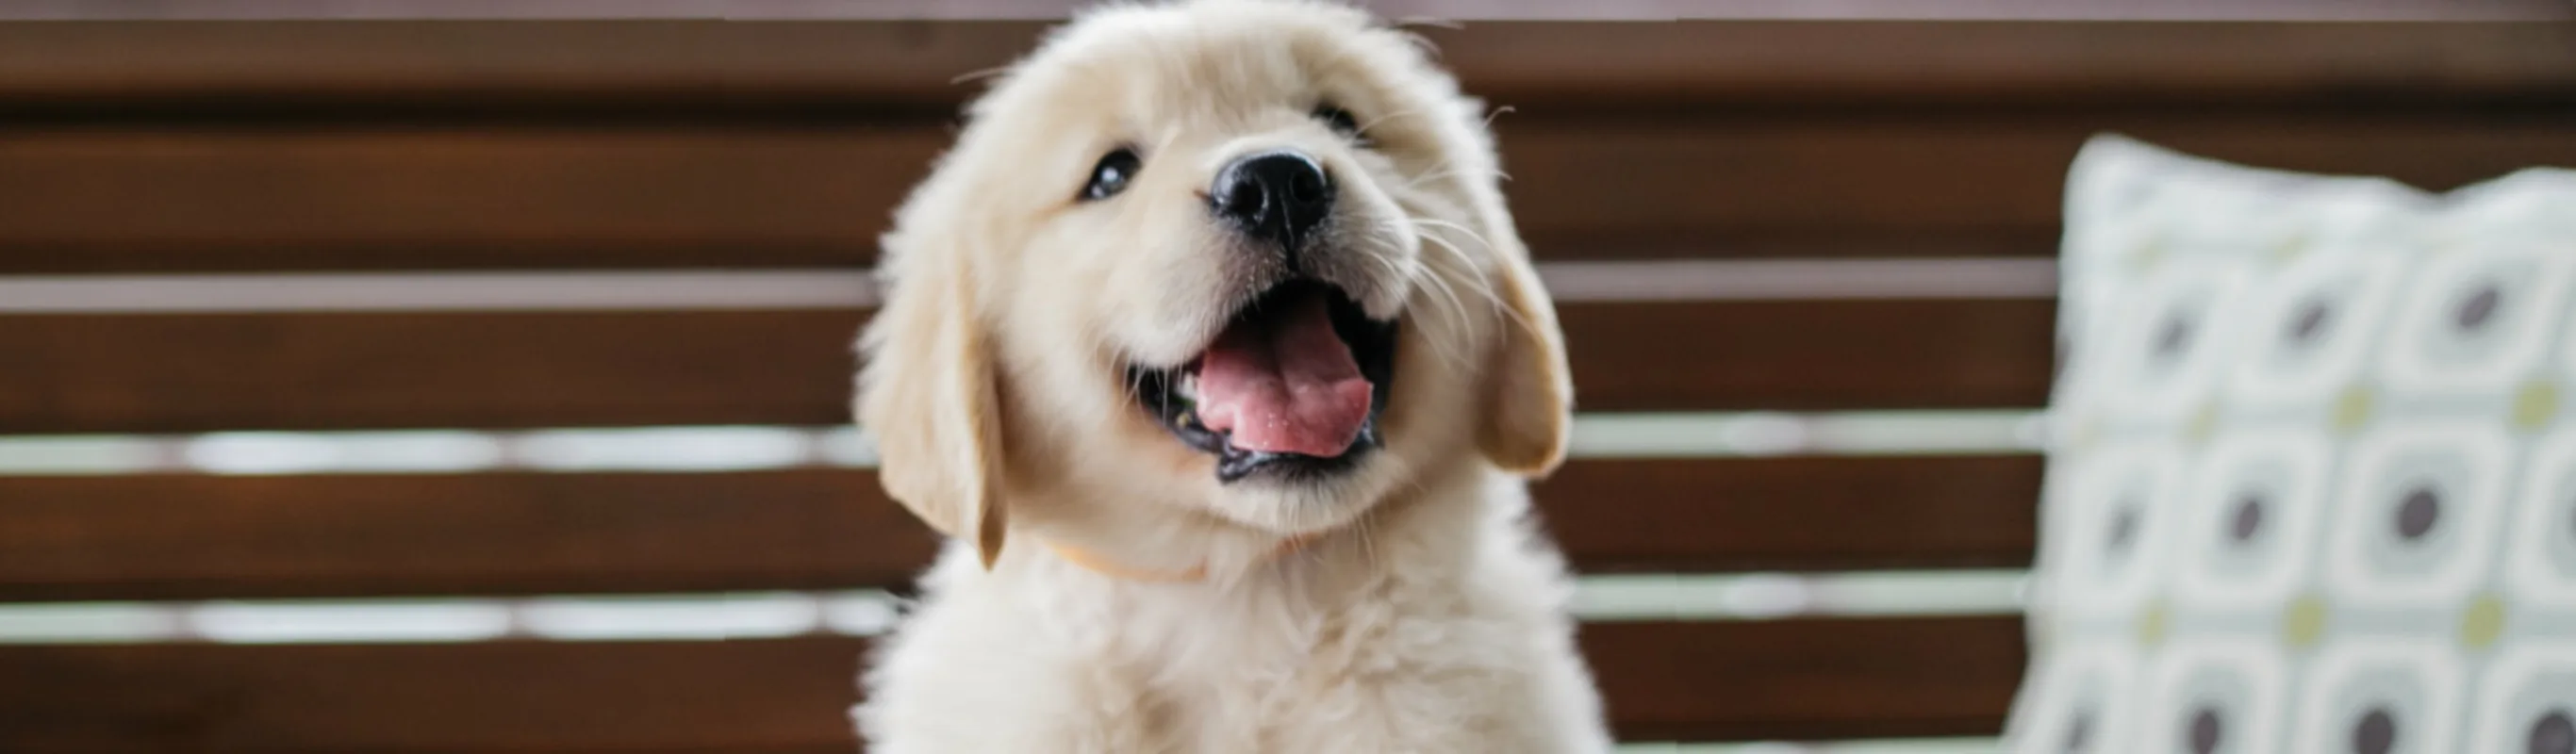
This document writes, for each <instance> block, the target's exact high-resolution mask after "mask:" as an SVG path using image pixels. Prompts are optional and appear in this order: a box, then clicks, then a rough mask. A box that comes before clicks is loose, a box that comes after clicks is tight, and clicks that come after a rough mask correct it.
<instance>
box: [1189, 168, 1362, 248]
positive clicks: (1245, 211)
mask: <svg viewBox="0 0 2576 754" xmlns="http://www.w3.org/2000/svg"><path fill="white" fill-rule="evenodd" d="M1333 193H1334V191H1333V179H1332V176H1331V175H1328V174H1326V173H1325V172H1324V166H1323V165H1322V164H1321V163H1318V162H1316V161H1315V158H1312V157H1308V156H1306V155H1305V154H1303V153H1300V152H1295V151H1289V150H1277V151H1270V152H1261V153H1258V154H1252V155H1248V156H1245V157H1243V158H1240V159H1237V160H1235V161H1234V162H1232V163H1228V164H1227V165H1226V166H1225V168H1224V169H1222V170H1218V171H1217V173H1216V182H1215V183H1214V184H1212V185H1210V186H1209V187H1208V203H1209V206H1210V209H1213V210H1215V212H1216V215H1217V217H1218V218H1220V219H1222V220H1224V221H1225V222H1226V223H1227V224H1228V225H1232V226H1233V227H1234V228H1235V230H1236V231H1237V232H1240V233H1243V234H1244V235H1245V236H1247V237H1249V238H1251V239H1252V240H1255V241H1259V242H1263V243H1265V244H1271V245H1276V246H1277V247H1278V248H1279V250H1280V252H1281V253H1283V254H1285V255H1286V256H1287V258H1288V262H1289V265H1288V266H1289V267H1290V268H1292V269H1293V268H1295V267H1296V266H1297V264H1296V262H1297V255H1298V254H1299V253H1300V252H1302V251H1303V250H1304V245H1305V243H1306V240H1307V239H1310V238H1313V237H1314V235H1315V232H1316V231H1317V230H1319V229H1321V228H1322V227H1323V225H1324V223H1325V221H1326V220H1327V219H1329V218H1331V217H1332V214H1333Z"/></svg>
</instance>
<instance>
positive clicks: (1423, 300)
mask: <svg viewBox="0 0 2576 754" xmlns="http://www.w3.org/2000/svg"><path fill="white" fill-rule="evenodd" d="M967 120H968V125H967V126H966V128H965V129H964V130H963V131H962V133H961V134H960V135H959V137H958V140H957V143H956V145H955V147H954V148H953V149H952V150H951V151H950V152H949V153H948V154H947V155H946V156H945V157H943V158H942V159H941V160H940V162H939V164H938V165H937V166H936V168H935V169H934V170H933V172H932V175H931V176H930V177H929V178H928V179H927V180H926V181H925V182H924V183H923V184H922V185H920V186H919V187H918V188H917V189H916V190H915V192H914V193H913V195H912V196H911V198H910V199H909V200H908V201H907V202H906V203H905V204H904V206H903V207H902V208H901V209H900V210H898V212H897V215H896V223H895V229H894V230H893V231H892V232H891V233H889V234H888V236H887V238H886V239H885V244H884V247H885V252H886V257H885V259H884V262H883V264H882V266H881V267H880V271H879V274H880V276H881V283H882V285H883V292H884V299H883V306H882V308H881V310H880V311H879V313H878V314H877V316H876V318H875V320H874V321H873V322H872V324H871V325H870V326H869V327H868V329H867V331H866V333H865V334H864V336H863V337H862V338H861V341H860V348H861V350H862V352H863V354H864V356H865V363H866V365H867V366H866V367H865V368H864V369H863V370H862V372H861V375H860V379H859V397H858V400H857V402H856V409H857V413H858V416H859V420H860V422H861V424H863V425H864V426H865V427H866V428H867V429H868V430H870V431H871V432H872V433H873V434H874V436H875V439H876V441H877V443H878V446H879V449H880V453H881V455H882V460H883V473H882V478H883V480H884V484H885V487H886V489H887V491H888V492H889V493H891V495H892V496H893V497H894V498H895V499H896V500H899V501H901V502H902V503H903V504H904V505H905V506H907V507H909V508H910V509H911V510H912V511H913V512H914V513H915V514H917V515H918V516H920V517H921V518H922V519H923V520H924V521H926V522H928V523H929V524H930V525H931V526H933V527H934V528H936V529H938V530H940V531H941V532H943V533H945V534H947V535H949V536H950V537H951V538H952V540H951V542H950V546H949V548H948V550H947V551H946V552H945V553H944V554H943V555H942V556H941V557H940V559H939V562H938V563H937V564H936V565H934V566H933V567H932V568H931V570H930V571H929V572H928V573H927V574H926V575H925V576H924V577H923V582H922V590H921V591H922V595H923V596H922V600H921V603H920V604H919V605H918V606H917V607H916V609H914V610H913V611H912V612H911V613H910V614H909V615H908V616H907V617H906V618H905V620H904V621H903V623H902V625H901V626H900V627H899V628H898V629H897V630H896V631H895V632H894V634H893V635H892V636H890V637H888V638H887V639H886V640H884V641H883V642H882V643H881V644H880V645H879V646H880V649H879V653H878V654H877V655H876V656H875V657H874V658H873V667H872V668H871V669H870V670H869V671H868V672H867V674H866V676H865V679H864V683H865V685H866V687H867V702H866V703H865V704H862V705H861V706H860V707H859V708H858V709H857V710H856V712H855V713H854V717H855V718H856V720H857V722H858V725H859V728H860V730H861V732H862V733H863V735H864V736H865V737H866V738H867V739H868V740H869V741H870V748H869V751H871V752H875V753H876V754H929V753H935V754H952V753H958V752H996V753H1000V752H1008V753H1011V754H1023V753H1031V752H1086V753H1098V754H1113V753H1114V754H1137V753H1148V752H1175V753H1184V752H1218V753H1225V754H1242V753H1257V752H1279V753H1283V754H1327V753H1329V754H1362V753H1366V752H1423V753H1435V752H1458V753H1461V754H1509V753H1513V752H1599V751H1607V750H1608V749H1609V747H1610V743H1609V737H1608V735H1607V734H1606V733H1605V732H1604V729H1603V726H1602V723H1601V719H1600V718H1601V713H1600V702H1599V700H1598V698H1597V695H1596V693H1595V692H1594V690H1593V689H1592V683H1591V678H1590V673H1589V671H1588V670H1587V669H1586V668H1585V667H1584V665H1583V663H1582V660H1581V659H1580V657H1579V656H1578V655H1577V653H1576V651H1575V649H1574V644H1573V641H1572V636H1573V624H1572V622H1571V621H1570V620H1569V619H1568V617H1567V616H1566V614H1565V612H1564V609H1563V604H1564V601H1565V599H1566V597H1567V594H1568V591H1569V588H1568V584H1567V580H1566V578H1565V575H1564V572H1563V566H1562V563H1561V560H1560V559H1559V558H1558V557H1557V556H1556V555H1555V553H1554V551H1553V549H1552V548H1551V547H1549V546H1548V545H1546V544H1545V543H1544V542H1542V541H1540V539H1539V538H1538V537H1537V536H1536V535H1535V534H1534V533H1533V532H1532V530H1531V527H1530V526H1529V525H1528V523H1527V522H1526V520H1525V519H1526V518H1527V514H1528V502H1527V498H1526V496H1525V494H1524V492H1523V489H1522V487H1523V485H1522V478H1523V477H1527V476H1532V475H1537V474H1543V473H1545V472H1547V471H1548V470H1550V469H1552V468H1553V467H1555V466H1556V465H1557V463H1558V462H1559V460H1560V459H1561V458H1562V456H1563V454H1564V452H1565V445H1566V433H1567V424H1568V422H1569V415H1568V411H1569V408H1570V404H1571V401H1572V386H1571V384H1570V383H1569V381H1568V378H1567V374H1566V366H1565V355H1564V348H1563V346H1562V344H1561V343H1560V342H1559V335H1558V332H1557V328H1556V318H1555V314H1554V312H1553V310H1552V309H1551V305H1550V303H1549V301H1548V298H1547V294H1546V292H1545V291H1544V290H1543V289H1542V288H1541V287H1540V285H1539V281H1538V279H1537V278H1536V277H1535V276H1534V274H1533V273H1532V271H1531V267H1530V263H1529V260H1528V254H1527V252H1526V251H1525V250H1524V249H1523V248H1522V245H1521V242H1520V239H1519V238H1518V237H1517V235H1516V233H1515V231H1514V230H1513V226H1512V219H1511V215H1510V213H1509V212H1508V211H1507V210H1506V209H1505V207H1504V203H1503V197H1502V193H1501V191H1500V188H1499V185H1498V183H1499V181H1498V179H1499V177H1500V173H1499V172H1498V171H1497V169H1496V164H1495V163H1496V158H1495V154H1494V148H1493V145H1492V141H1491V138H1490V137H1489V136H1488V135H1487V133H1486V131H1485V128H1484V122H1485V114H1484V113H1483V112H1482V106H1481V104H1480V103H1478V102H1476V101H1475V100H1472V99H1468V98H1466V97H1464V96H1462V95H1461V94H1460V92H1459V90H1458V86H1457V84H1456V82H1455V81H1454V80H1453V79H1451V78H1450V77H1449V76H1448V75H1447V74H1445V73H1443V72H1441V71H1439V70H1437V69H1436V68H1435V67H1433V65H1432V64H1431V62H1430V60H1429V55H1428V52H1427V50H1426V47H1425V45H1424V44H1422V43H1421V42H1420V40H1418V39H1416V38H1414V37H1412V36H1410V35H1407V34H1404V33H1402V32H1400V31H1397V30H1395V29H1392V28H1389V27H1387V26H1384V25H1380V24H1377V23H1374V22H1373V21H1372V20H1371V19H1370V18H1369V17H1368V16H1367V15H1366V14H1365V13H1363V12H1361V11H1358V10H1355V9H1352V8H1348V7H1343V6H1338V5H1331V4H1326V3H1323V2H1317V1H1315V0H1306V1H1291V0H1280V1H1259V0H1199V1H1197V2H1184V3H1180V4H1171V5H1118V6H1111V7H1105V8H1100V9H1096V10H1093V11H1090V12H1087V13H1084V14H1082V15H1080V16H1079V17H1078V18H1077V19H1076V20H1075V21H1074V22H1073V23H1071V24H1069V25H1067V26H1066V27H1064V28H1061V29H1059V30H1057V31H1056V32H1055V33H1053V34H1052V35H1051V36H1050V37H1049V38H1048V39H1047V40H1046V41H1045V42H1044V43H1043V44H1042V45H1041V47H1040V48H1039V49H1038V50H1037V51H1036V52H1035V53H1033V54H1031V55H1030V56H1029V57H1027V58H1026V59H1024V60H1022V61H1021V62H1020V63H1018V64H1017V65H1016V66H1014V67H1012V68H1011V69H1009V70H1008V71H1007V72H1006V73H1004V74H1003V75H1002V77H1001V78H999V79H998V80H997V82H996V83H995V84H993V86H992V88H991V89H990V91H988V92H987V93H986V94H985V95H984V96H983V97H981V98H980V99H979V100H978V101H977V102H975V103H974V104H973V105H972V106H970V107H969V108H968V111H967Z"/></svg>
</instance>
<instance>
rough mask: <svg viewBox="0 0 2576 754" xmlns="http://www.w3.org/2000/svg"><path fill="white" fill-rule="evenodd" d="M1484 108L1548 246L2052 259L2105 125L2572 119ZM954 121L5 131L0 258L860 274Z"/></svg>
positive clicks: (2175, 130)
mask: <svg viewBox="0 0 2576 754" xmlns="http://www.w3.org/2000/svg"><path fill="white" fill-rule="evenodd" d="M2570 112H2576V106H2571V109H2570ZM1497 126H1498V129H1499V133H1500V138H1501V147H1502V150H1503V156H1504V160H1503V161H1504V167H1505V169H1506V170H1508V171H1509V172H1510V174H1511V176H1512V180H1511V181H1510V182H1509V183H1508V184H1506V185H1505V188H1506V190H1507V191H1508V192H1509V193H1510V195H1511V201H1512V205H1513V207H1514V211H1515V215H1516V219H1517V221H1518V223H1519V227H1520V230H1521V233H1522V234H1523V236H1524V237H1525V238H1526V239H1527V240H1528V241H1529V242H1530V244H1531V248H1532V249H1533V251H1534V253H1536V254H1537V255H1538V256H1539V257H1540V258H1542V259H1559V260H1561V259H1603V258H1634V257H1672V256H1692V257H1727V256H1818V255H1838V256H1875V257H1890V256H1991V255H2022V256H2044V255H2048V254H2051V253H2054V249H2055V244H2056V239H2057V233H2058V219H2057V218H2058V210H2059V204H2060V202H2061V188H2062V187H2063V184H2064V176H2065V173H2066V169H2067V164H2068V162H2069V160H2071V159H2072V158H2073V157H2074V155H2075V153H2076V150H2077V149H2078V148H2079V147H2081V146H2082V145H2083V143H2084V141H2085V139H2086V138H2087V137H2088V136H2090V135H2092V134H2094V133H2096V132H2098V131H2101V130H2105V129H2111V130H2119V131H2123V132H2128V133H2131V134H2133V135H2136V136H2139V137H2142V138H2146V139H2149V140H2152V141H2156V142H2159V143H2164V144H2168V145H2171V146H2173V147H2176V148H2180V149H2185V150H2189V151H2192V152H2195V153H2199V154H2204V155H2208V156H2211V157H2215V158H2219V159H2228V160H2237V161H2242V162H2246V163H2250V164H2254V165H2262V166H2270V167H2278V168H2284V169H2296V170H2312V171H2324V172H2343V173H2363V174H2372V175H2386V176H2391V177H2394V178H2397V179H2401V180H2406V181H2411V182H2414V183H2416V184H2418V185H2422V186H2426V187H2430V188H2450V187H2455V186H2458V185H2461V184H2464V183H2468V182H2471V181H2476V180H2481V179H2485V178H2491V177H2495V176H2498V175H2502V174H2504V173H2506V172H2510V171H2512V170H2515V169H2519V168H2522V167H2528V166H2532V165H2576V117H2565V116H2564V115H2562V116H2560V117H2554V118H2519V119H2505V118H2489V117H2480V118H2465V117H2446V118H2430V119H2426V118H2412V117H2393V116H2345V115H2331V114H2327V115H2304V116H2292V117H2269V116H2264V117H2254V116H2240V117H2208V118H2189V117H2181V116H2174V115H2122V114H2117V113H2108V114H2092V115H2084V114H2075V115H2037V114H2032V115H2011V114H1979V115H1963V114H1950V115H1939V114H1932V115H1921V116H1909V117H1902V118H1898V117H1894V116H1891V115H1888V114H1885V113H1881V114H1878V115H1870V114H1846V115H1821V114H1806V115H1799V114H1791V113H1767V114H1753V113H1746V114H1737V115H1724V114H1711V115H1690V116H1683V115H1675V116H1670V117H1663V116H1656V117H1647V116H1625V115H1617V114H1607V113H1599V112H1594V111H1592V110H1590V109H1587V108H1583V107H1563V108H1547V107H1540V106H1527V107H1522V108H1521V109H1520V110H1519V111H1517V112H1516V113H1515V114H1513V115H1508V116H1505V117H1504V118H1502V120H1501V121H1499V122H1498V124H1497ZM948 138H949V134H948V132H947V131H946V130H945V129H944V128H943V127H939V126H931V125H922V126H884V127H852V128H838V127H794V128H772V127H714V126H702V127H670V128H665V127H653V126H614V127H559V128H500V127H415V128H378V127H369V128H349V129H322V130H314V129H311V128H246V129H229V130H186V129H171V128H166V127H163V128H151V129H90V128H52V129H37V130H7V129H0V175H6V176H9V177H10V178H9V180H7V181H0V273H26V272H94V271H136V270H141V271H152V272H173V271H187V270H277V269H306V270H309V269H436V268H567V267H589V268H599V267H635V266H652V267H663V266H668V267H734V268H740V267H764V266H796V267H830V266H857V265H862V264H866V263H867V262H869V261H870V260H871V259H872V258H873V250H874V248H875V243H876V239H877V238H878V236H879V234H881V233H882V232H883V231H884V230H885V227H886V224H887V221H888V219H889V218H890V217H891V214H892V212H893V209H894V207H895V205H896V204H898V203H899V202H900V201H901V199H902V198H903V196H904V194H905V192H906V191H908V190H909V188H910V187H911V185H912V184H913V183H914V182H915V181H918V180H920V179H921V178H922V177H923V176H924V175H926V174H927V173H928V171H929V166H930V164H931V161H932V159H933V158H934V156H935V155H937V154H938V153H939V151H940V150H941V149H943V148H945V145H946V141H947V139H948ZM1076 179H1077V177H1075V176H1067V177H1065V179H1064V180H1065V181H1066V183H1067V185H1068V189H1067V191H1071V190H1072V189H1071V188H1070V186H1071V185H1072V184H1073V183H1075V182H1076Z"/></svg>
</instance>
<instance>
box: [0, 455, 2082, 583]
mask: <svg viewBox="0 0 2576 754" xmlns="http://www.w3.org/2000/svg"><path fill="white" fill-rule="evenodd" d="M2039 478H2040V464H2039V459H2038V458H2037V457H2035V456H2031V457H1994V458H1860V457H1851V458H1796V459H1788V458H1781V459H1707V460H1655V461H1615V460H1578V461H1575V462H1573V463H1572V464H1570V465H1568V466H1567V467H1566V468H1565V469H1563V470H1562V471H1560V472H1559V473H1558V474H1557V475H1556V477H1555V478H1553V479H1551V480H1549V481H1547V482H1546V483H1544V484H1541V485H1539V486H1538V487H1537V491H1536V497H1537V499H1538V502H1539V506H1540V515H1541V520H1542V522H1543V525H1544V526H1545V527H1546V528H1547V529H1548V531H1549V532H1550V533H1551V534H1552V535H1553V536H1554V537H1555V538H1556V540H1557V541H1558V542H1559V543H1560V544H1561V545H1562V546H1563V547H1564V548H1565V550H1566V552H1567V555H1568V557H1569V558H1570V559H1571V561H1572V563H1573V565H1574V567H1575V568H1576V569H1578V570H1580V571H1582V572H1586V573H1607V572H1619V571H1636V572H1675V571H1696V570H1730V571H1732V570H1750V571H1766V570H1808V569H1814V570H1836V569H1853V568H1941V567H1966V566H2020V565H2025V564H2027V563H2029V561H2030V556H2031V550H2032V537H2033V532H2034V531H2035V530H2036V524H2035V523H2034V521H2033V518H2034V513H2035V511H2036V507H2037V504H2036V502H2035V501H2037V500H2038V493H2037V490H2038V486H2039ZM0 501H6V507H7V511H8V515H7V517H6V518H5V520H0V602H5V601H23V600H44V601H50V600H131V599H144V600H189V599H218V598H254V597H259V598H269V597H354V596H371V595H422V596H439V595H447V596H456V595H505V594H506V595H518V594H564V593H669V592H686V591H728V590H763V589H816V590H822V589H844V588H856V587H902V586H906V585H908V584H909V582H910V581H911V579H912V577H913V575H914V574H915V573H916V572H917V571H918V570H919V569H920V568H922V567H923V566H925V565H927V564H928V563H929V562H930V559H931V557H932V555H933V554H934V552H935V551H936V548H937V544H938V543H937V537H936V535H935V534H933V533H931V532H930V530H929V529H928V528H927V527H924V526H922V525H921V524H919V523H917V522H916V521H914V520H913V519H912V518H911V516H910V515H909V514H907V513H905V512H904V511H903V510H902V509H901V508H899V507H897V506H896V505H895V504H894V503H893V502H891V501H889V500H887V499H886V498H885V496H884V493H883V492H882V491H880V488H879V487H878V485H877V481H876V478H875V475H874V474H873V473H871V472H866V471H857V470H823V469H802V470H780V471H761V472H739V473H715V474H650V473H595V474H588V473H586V474H546V473H488V474H465V475H406V474H390V475H373V474H370V475H326V476H280V477H233V476H193V475H147V476H125V477H0Z"/></svg>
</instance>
